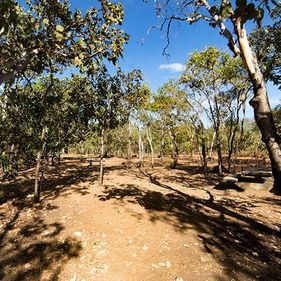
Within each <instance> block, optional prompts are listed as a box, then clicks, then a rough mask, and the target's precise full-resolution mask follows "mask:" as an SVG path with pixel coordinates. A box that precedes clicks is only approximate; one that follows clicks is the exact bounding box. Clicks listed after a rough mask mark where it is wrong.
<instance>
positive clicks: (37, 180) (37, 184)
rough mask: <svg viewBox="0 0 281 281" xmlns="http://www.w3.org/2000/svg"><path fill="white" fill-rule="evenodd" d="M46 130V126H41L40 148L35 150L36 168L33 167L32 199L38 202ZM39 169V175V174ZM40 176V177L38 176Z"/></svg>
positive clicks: (42, 172)
mask: <svg viewBox="0 0 281 281" xmlns="http://www.w3.org/2000/svg"><path fill="white" fill-rule="evenodd" d="M46 132H47V127H46V126H43V129H42V133H41V137H40V140H41V143H42V145H41V149H39V150H38V152H37V158H36V168H35V183H34V201H35V202H39V201H40V194H41V188H42V180H43V175H44V169H43V168H42V165H41V164H42V163H41V160H42V159H41V158H42V156H43V155H44V149H45V142H44V140H45V135H46ZM40 171H41V177H40V176H39V174H40ZM39 177H40V178H39Z"/></svg>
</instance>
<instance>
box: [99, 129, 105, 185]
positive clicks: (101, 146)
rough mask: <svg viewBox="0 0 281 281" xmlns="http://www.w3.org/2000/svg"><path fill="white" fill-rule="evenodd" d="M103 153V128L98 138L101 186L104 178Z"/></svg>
mask: <svg viewBox="0 0 281 281" xmlns="http://www.w3.org/2000/svg"><path fill="white" fill-rule="evenodd" d="M104 152H105V145H104V128H102V129H101V136H100V178H99V181H100V185H101V186H102V185H103V176H104V169H103V159H104Z"/></svg>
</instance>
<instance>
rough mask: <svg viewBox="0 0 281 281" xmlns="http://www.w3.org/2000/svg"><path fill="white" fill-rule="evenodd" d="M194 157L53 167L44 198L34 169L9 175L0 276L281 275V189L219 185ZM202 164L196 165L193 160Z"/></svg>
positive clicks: (0, 195) (100, 280) (1, 207)
mask: <svg viewBox="0 0 281 281" xmlns="http://www.w3.org/2000/svg"><path fill="white" fill-rule="evenodd" d="M193 164H194V163H191V162H188V161H185V162H181V165H180V166H179V169H175V170H171V169H168V168H164V167H161V166H160V165H156V167H154V169H152V168H150V167H148V166H147V167H144V168H138V167H136V165H134V163H133V161H126V160H124V159H118V158H112V159H107V160H106V161H105V169H106V170H105V182H104V186H103V187H99V185H98V181H97V179H98V167H97V164H96V163H95V164H94V165H93V167H89V166H88V164H87V163H85V162H80V161H78V160H64V161H63V163H62V164H61V165H60V166H56V167H50V168H49V171H48V173H47V175H46V179H45V183H44V188H43V192H42V202H41V203H40V204H33V203H32V185H33V176H34V170H33V169H30V170H28V171H23V172H21V173H20V177H19V178H18V179H17V180H16V181H13V182H1V183H0V280H5V281H6V280H21V281H22V280H69V281H82V280H85V281H88V280H97V281H146V280H147V281H173V280H176V281H197V280H199V281H200V280H202V281H207V280H210V281H211V280H216V281H223V280H230V281H232V280H239V281H243V280H265V281H270V280H274V281H277V280H281V243H280V242H281V197H280V196H279V197H278V196H276V195H274V194H272V193H270V192H269V191H256V190H250V189H249V190H246V191H243V192H241V191H240V192H239V191H237V190H233V189H223V190H221V189H216V188H214V187H215V186H216V185H217V184H218V183H219V182H220V181H221V179H219V178H218V177H217V176H216V175H214V174H212V173H208V174H200V173H197V172H196V170H197V169H196V167H194V165H193ZM192 165H193V166H192Z"/></svg>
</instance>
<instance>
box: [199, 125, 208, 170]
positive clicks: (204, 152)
mask: <svg viewBox="0 0 281 281" xmlns="http://www.w3.org/2000/svg"><path fill="white" fill-rule="evenodd" d="M200 131H201V147H202V160H203V163H202V164H203V166H202V168H203V171H204V172H205V171H206V168H207V152H206V140H205V133H204V125H203V122H202V121H200Z"/></svg>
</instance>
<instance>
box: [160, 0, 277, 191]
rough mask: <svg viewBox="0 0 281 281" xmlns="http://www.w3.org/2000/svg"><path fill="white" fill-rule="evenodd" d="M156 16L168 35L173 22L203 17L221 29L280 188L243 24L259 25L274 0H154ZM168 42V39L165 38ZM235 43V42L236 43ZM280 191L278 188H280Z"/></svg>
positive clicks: (271, 127)
mask: <svg viewBox="0 0 281 281" xmlns="http://www.w3.org/2000/svg"><path fill="white" fill-rule="evenodd" d="M155 5H156V11H157V14H158V16H163V17H164V22H163V25H162V28H163V26H164V25H165V24H167V35H168V36H169V33H170V31H171V25H172V22H173V21H181V22H188V23H190V24H195V23H196V22H198V21H199V20H204V21H206V22H207V23H209V25H210V26H211V27H213V28H215V29H218V30H219V31H220V34H221V36H222V37H223V38H224V39H226V44H227V46H228V47H229V49H230V50H231V52H232V53H233V54H234V55H235V56H240V57H241V58H242V59H243V62H244V66H245V69H246V70H247V72H248V77H249V79H250V81H251V85H252V87H253V92H254V97H253V98H252V99H251V100H250V105H251V106H252V107H253V109H254V116H255V120H256V123H257V125H258V127H259V129H260V131H261V134H262V140H263V142H264V143H265V145H266V147H267V150H268V153H269V157H270V160H271V167H272V172H273V176H274V186H275V187H276V188H277V189H280V187H281V147H280V137H279V136H278V134H277V131H276V127H275V124H274V121H273V116H272V111H271V108H270V104H269V100H268V95H267V89H266V84H265V79H264V76H263V73H262V71H261V69H260V66H259V61H258V60H257V57H256V55H255V53H254V51H253V48H252V47H251V46H250V44H249V40H248V37H247V32H246V27H245V24H246V23H247V22H248V21H251V20H254V21H255V22H256V23H257V25H258V26H259V25H261V22H262V19H263V17H264V14H265V12H267V11H271V9H272V8H273V7H274V6H277V5H278V4H277V2H276V1H275V0H271V1H256V3H253V2H250V3H249V2H247V0H236V1H235V2H234V1H229V0H220V1H208V0H194V1H189V0H180V1H178V0H156V1H155ZM168 42H169V40H168ZM237 43H238V44H237ZM165 49H166V48H165ZM279 191H280V190H279Z"/></svg>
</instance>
